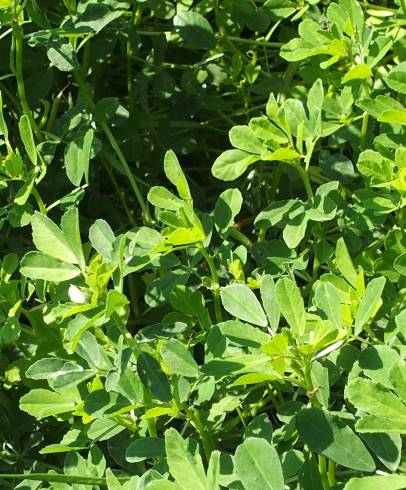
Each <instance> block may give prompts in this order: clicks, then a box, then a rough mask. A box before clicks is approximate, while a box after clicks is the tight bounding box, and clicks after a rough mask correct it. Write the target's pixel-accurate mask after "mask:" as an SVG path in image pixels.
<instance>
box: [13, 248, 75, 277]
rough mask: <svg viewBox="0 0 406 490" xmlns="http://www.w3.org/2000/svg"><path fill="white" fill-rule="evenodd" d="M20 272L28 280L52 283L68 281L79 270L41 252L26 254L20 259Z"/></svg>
mask: <svg viewBox="0 0 406 490" xmlns="http://www.w3.org/2000/svg"><path fill="white" fill-rule="evenodd" d="M20 271H21V274H23V276H26V277H29V278H30V279H42V280H44V281H53V282H61V281H68V280H69V279H73V278H74V277H76V276H78V275H79V274H80V270H79V269H78V268H77V267H75V266H74V265H72V264H68V263H67V262H63V261H62V260H59V259H55V258H54V257H51V256H50V255H47V254H44V253H41V252H28V253H26V254H25V255H24V257H23V258H22V259H21V268H20Z"/></svg>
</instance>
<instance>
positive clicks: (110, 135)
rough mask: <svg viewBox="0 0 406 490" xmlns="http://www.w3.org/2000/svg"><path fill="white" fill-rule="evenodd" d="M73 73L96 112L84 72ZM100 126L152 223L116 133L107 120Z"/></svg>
mask: <svg viewBox="0 0 406 490" xmlns="http://www.w3.org/2000/svg"><path fill="white" fill-rule="evenodd" d="M73 75H74V77H75V80H76V82H77V84H78V86H79V90H80V91H81V92H82V94H83V96H84V97H85V99H86V101H87V103H88V105H89V108H90V110H91V111H92V112H95V109H96V104H95V103H94V101H93V98H92V95H91V94H90V92H89V90H88V88H87V86H86V83H85V81H84V79H83V77H82V74H81V73H80V70H75V71H74V72H73ZM100 127H101V129H102V130H103V132H104V134H105V135H106V137H107V139H108V141H109V143H110V145H111V147H112V149H113V151H114V153H115V154H116V157H117V159H118V161H119V162H120V164H121V166H122V169H123V172H124V174H125V175H126V177H127V179H128V181H129V183H130V186H131V189H132V190H133V192H134V195H135V198H136V199H137V201H138V204H139V206H140V208H141V211H142V213H143V215H144V222H145V224H152V223H153V220H152V218H151V215H150V213H149V209H148V206H147V204H146V202H145V201H144V198H143V197H142V194H141V191H140V189H139V187H138V184H137V182H136V180H135V179H134V175H133V174H132V172H131V169H130V167H129V165H128V163H127V160H126V158H125V156H124V154H123V152H122V151H121V148H120V146H119V144H118V142H117V140H116V138H115V136H114V134H113V133H112V132H111V130H110V128H109V127H108V126H107V124H106V123H105V122H102V123H101V124H100Z"/></svg>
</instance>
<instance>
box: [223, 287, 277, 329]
mask: <svg viewBox="0 0 406 490" xmlns="http://www.w3.org/2000/svg"><path fill="white" fill-rule="evenodd" d="M220 295H221V301H222V303H223V306H224V308H225V309H226V310H227V311H228V313H230V315H233V316H235V317H237V318H239V319H240V320H244V321H246V322H249V323H253V324H254V325H259V326H261V327H265V326H266V325H267V324H268V322H267V319H266V316H265V313H264V310H263V309H262V306H261V304H260V303H259V301H258V299H257V297H256V296H255V294H254V293H253V292H252V291H251V289H250V288H249V287H248V286H245V285H243V284H230V285H228V286H226V287H225V288H223V289H222V290H221V293H220Z"/></svg>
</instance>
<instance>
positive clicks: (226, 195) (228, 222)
mask: <svg viewBox="0 0 406 490" xmlns="http://www.w3.org/2000/svg"><path fill="white" fill-rule="evenodd" d="M242 201H243V199H242V195H241V192H240V191H239V190H238V189H227V190H225V191H224V192H222V193H221V194H220V196H219V198H218V199H217V202H216V206H215V208H214V224H215V226H216V229H217V230H218V231H219V232H220V233H222V234H223V233H225V232H226V231H227V230H228V229H229V228H230V226H232V225H233V224H234V218H235V217H236V216H237V214H238V213H239V212H240V210H241V206H242Z"/></svg>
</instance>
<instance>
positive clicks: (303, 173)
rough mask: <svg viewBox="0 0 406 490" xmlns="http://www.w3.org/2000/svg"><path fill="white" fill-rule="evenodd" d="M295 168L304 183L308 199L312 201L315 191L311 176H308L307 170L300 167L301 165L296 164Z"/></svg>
mask: <svg viewBox="0 0 406 490" xmlns="http://www.w3.org/2000/svg"><path fill="white" fill-rule="evenodd" d="M294 167H295V169H296V170H297V172H298V174H299V175H300V177H301V179H302V181H303V184H304V186H305V189H306V194H307V197H308V199H312V197H313V191H312V187H311V185H310V179H309V175H308V174H307V172H306V170H305V169H304V168H303V167H302V166H301V165H300V163H297V164H295V165H294Z"/></svg>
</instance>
